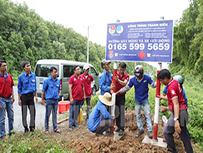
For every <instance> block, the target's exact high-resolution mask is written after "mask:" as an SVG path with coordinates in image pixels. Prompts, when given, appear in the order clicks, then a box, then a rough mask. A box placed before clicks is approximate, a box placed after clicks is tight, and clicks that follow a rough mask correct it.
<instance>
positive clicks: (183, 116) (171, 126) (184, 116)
mask: <svg viewBox="0 0 203 153" xmlns="http://www.w3.org/2000/svg"><path fill="white" fill-rule="evenodd" d="M187 121H188V112H187V110H180V113H179V122H180V128H181V133H180V134H179V136H180V138H181V140H182V141H183V144H184V146H185V150H186V152H187V153H193V149H192V145H191V142H190V136H189V134H188V131H187V127H186V123H187ZM174 132H175V123H174V113H173V114H172V115H171V117H170V118H169V119H168V122H167V124H166V126H165V128H164V137H165V139H166V142H167V145H168V149H169V151H170V152H172V153H176V152H177V150H176V147H175V143H174V139H173V134H174Z"/></svg>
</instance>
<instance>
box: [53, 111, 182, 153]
mask: <svg viewBox="0 0 203 153" xmlns="http://www.w3.org/2000/svg"><path fill="white" fill-rule="evenodd" d="M125 119H126V127H125V135H124V136H123V138H122V140H113V138H112V137H104V136H102V137H96V136H95V134H94V133H92V132H90V131H89V130H88V128H87V125H86V122H84V123H83V124H82V125H81V127H80V129H74V130H73V131H71V132H70V131H68V126H67V122H66V126H64V124H63V125H59V128H60V129H61V130H62V134H61V136H60V138H59V136H56V135H54V134H53V136H54V137H57V139H60V140H61V142H62V143H63V144H64V145H65V146H66V147H69V148H72V149H73V150H74V152H76V153H83V152H88V153H99V152H104V153H110V152H115V153H135V152H140V153H166V152H168V149H167V148H161V147H157V146H153V145H151V144H147V145H146V144H142V140H143V138H144V136H145V135H146V133H147V129H146V121H145V116H144V113H143V112H142V120H143V125H144V129H145V133H144V134H143V135H142V136H140V137H139V138H137V137H135V134H136V132H137V130H138V129H137V124H136V117H135V111H134V110H129V111H126V117H125ZM158 137H161V138H163V124H162V121H160V122H159V129H158ZM174 138H175V143H176V147H177V150H178V152H180V153H184V152H185V149H184V146H183V144H182V142H181V140H180V139H179V136H178V135H177V134H175V136H174Z"/></svg>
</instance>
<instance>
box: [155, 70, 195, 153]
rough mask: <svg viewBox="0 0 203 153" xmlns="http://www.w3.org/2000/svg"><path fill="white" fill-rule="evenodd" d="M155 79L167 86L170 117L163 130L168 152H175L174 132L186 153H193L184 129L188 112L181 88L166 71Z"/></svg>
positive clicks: (162, 71)
mask: <svg viewBox="0 0 203 153" xmlns="http://www.w3.org/2000/svg"><path fill="white" fill-rule="evenodd" d="M157 77H158V79H159V80H160V81H161V83H163V84H164V85H165V86H168V91H167V97H168V106H169V110H170V111H171V112H172V115H171V117H170V118H169V119H168V122H167V124H166V126H165V128H164V137H165V139H166V142H167V145H168V150H169V151H170V152H173V153H174V152H177V150H176V147H175V143H174V139H173V134H174V132H175V131H176V132H177V133H178V134H179V136H180V138H181V140H182V141H183V144H184V146H185V150H186V152H187V153H193V149H192V145H191V142H190V137H189V135H188V132H187V127H186V123H187V121H188V112H187V106H186V104H185V99H184V96H183V91H182V88H181V86H180V84H179V83H178V82H177V81H176V80H174V79H173V78H171V73H170V72H169V71H168V70H167V69H163V70H161V71H160V72H159V74H158V76H157Z"/></svg>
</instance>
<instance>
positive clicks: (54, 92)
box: [42, 76, 61, 100]
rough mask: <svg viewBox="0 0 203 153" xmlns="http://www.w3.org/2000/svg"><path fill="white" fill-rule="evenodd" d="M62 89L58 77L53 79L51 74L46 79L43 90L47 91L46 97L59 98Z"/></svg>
mask: <svg viewBox="0 0 203 153" xmlns="http://www.w3.org/2000/svg"><path fill="white" fill-rule="evenodd" d="M60 89H61V86H60V80H59V79H58V78H56V79H55V80H53V78H52V77H51V76H49V78H48V79H46V80H45V81H44V84H43V89H42V92H45V93H46V94H45V99H46V100H47V99H54V100H57V99H59V94H58V92H59V90H60Z"/></svg>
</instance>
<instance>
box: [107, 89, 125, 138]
mask: <svg viewBox="0 0 203 153" xmlns="http://www.w3.org/2000/svg"><path fill="white" fill-rule="evenodd" d="M112 101H113V102H114V105H113V106H111V115H112V116H115V103H116V94H115V93H113V94H112ZM114 123H115V119H114V121H113V125H112V127H111V129H110V133H111V134H112V135H113V139H114V140H120V139H121V138H122V137H123V136H124V134H123V135H121V136H120V135H119V133H118V132H114Z"/></svg>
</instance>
